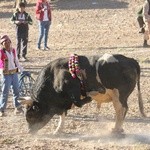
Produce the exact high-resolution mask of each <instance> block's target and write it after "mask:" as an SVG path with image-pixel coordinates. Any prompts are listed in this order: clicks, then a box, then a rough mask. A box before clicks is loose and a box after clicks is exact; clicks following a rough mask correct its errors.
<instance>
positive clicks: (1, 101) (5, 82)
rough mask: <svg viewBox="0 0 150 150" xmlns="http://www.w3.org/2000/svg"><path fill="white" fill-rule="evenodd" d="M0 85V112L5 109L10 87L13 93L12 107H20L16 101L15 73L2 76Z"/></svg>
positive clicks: (16, 80) (17, 90) (17, 82)
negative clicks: (0, 92) (0, 89)
mask: <svg viewBox="0 0 150 150" xmlns="http://www.w3.org/2000/svg"><path fill="white" fill-rule="evenodd" d="M1 84H2V94H1V98H0V111H4V110H5V109H6V106H7V100H8V94H9V90H10V87H12V91H13V105H14V107H18V106H20V103H19V102H18V100H17V99H18V97H19V81H18V74H17V73H15V74H11V75H3V76H2V82H1Z"/></svg>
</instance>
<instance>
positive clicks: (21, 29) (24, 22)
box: [11, 3, 32, 61]
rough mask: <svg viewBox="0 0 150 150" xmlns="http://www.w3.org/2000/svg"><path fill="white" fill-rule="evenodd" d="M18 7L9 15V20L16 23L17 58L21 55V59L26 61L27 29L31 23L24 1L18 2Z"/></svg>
mask: <svg viewBox="0 0 150 150" xmlns="http://www.w3.org/2000/svg"><path fill="white" fill-rule="evenodd" d="M18 7H19V8H18V9H17V11H16V12H15V13H14V14H13V16H12V17H11V21H12V22H13V23H14V24H15V25H16V36H17V54H18V58H19V59H20V58H21V57H22V58H21V60H22V61H26V60H27V58H26V55H27V44H28V31H29V24H30V25H31V24H32V19H31V17H30V15H29V14H28V13H27V12H26V11H25V3H19V6H18ZM21 45H22V47H21ZM20 55H22V56H20Z"/></svg>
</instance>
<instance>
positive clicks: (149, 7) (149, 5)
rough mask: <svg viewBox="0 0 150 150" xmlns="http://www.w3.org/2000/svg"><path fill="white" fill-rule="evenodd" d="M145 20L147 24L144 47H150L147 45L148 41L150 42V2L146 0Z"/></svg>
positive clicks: (144, 8)
mask: <svg viewBox="0 0 150 150" xmlns="http://www.w3.org/2000/svg"><path fill="white" fill-rule="evenodd" d="M143 20H144V22H145V32H144V43H143V47H150V45H148V44H147V41H148V40H149V34H150V0H145V3H144V6H143Z"/></svg>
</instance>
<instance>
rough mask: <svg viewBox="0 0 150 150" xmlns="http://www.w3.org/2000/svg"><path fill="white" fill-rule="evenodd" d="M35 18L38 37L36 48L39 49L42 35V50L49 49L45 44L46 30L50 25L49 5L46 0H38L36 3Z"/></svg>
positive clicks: (46, 38)
mask: <svg viewBox="0 0 150 150" xmlns="http://www.w3.org/2000/svg"><path fill="white" fill-rule="evenodd" d="M36 18H37V20H38V23H39V38H38V43H37V49H38V50H40V49H41V41H42V39H43V36H44V50H49V47H48V46H47V40H48V32H49V28H50V25H51V7H50V4H49V2H48V1H47V0H38V1H37V3H36Z"/></svg>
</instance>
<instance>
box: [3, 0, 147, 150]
mask: <svg viewBox="0 0 150 150" xmlns="http://www.w3.org/2000/svg"><path fill="white" fill-rule="evenodd" d="M30 1H31V2H30V4H29V5H28V7H27V8H26V10H27V11H28V12H29V13H30V15H31V16H32V18H33V21H34V23H33V25H32V26H30V34H29V45H28V56H27V57H28V59H29V62H21V64H22V66H24V68H25V70H29V71H31V72H32V75H33V77H36V75H37V73H38V72H39V71H40V69H41V68H42V67H43V66H44V65H46V64H47V63H48V62H49V61H51V60H54V59H55V58H58V57H65V56H69V55H70V54H72V53H77V54H78V55H98V54H104V53H110V54H115V53H118V54H124V55H126V56H129V57H133V58H135V59H137V60H138V61H139V63H140V66H141V70H142V73H141V91H142V96H143V101H144V108H145V113H146V114H147V116H148V117H147V118H141V117H140V113H139V109H138V101H137V89H136V88H135V90H134V92H133V93H132V94H131V95H130V97H129V100H128V105H129V111H128V113H127V116H126V119H125V123H124V130H125V137H123V138H117V137H114V136H112V135H111V129H112V128H113V127H114V123H115V120H114V118H115V113H114V108H113V107H112V104H111V103H109V104H103V105H102V108H101V111H100V113H99V114H98V115H97V111H96V103H95V102H94V101H93V102H91V103H90V104H88V105H85V106H84V107H83V108H80V109H79V108H75V109H73V110H70V111H68V116H67V117H66V122H65V128H64V133H63V134H61V135H57V136H54V135H53V131H54V130H55V128H56V127H57V123H58V119H59V118H58V116H55V117H54V118H53V119H52V120H51V122H49V123H48V124H47V125H46V126H45V127H44V128H43V129H41V130H40V131H39V132H38V134H37V135H34V136H33V135H30V134H28V133H27V124H26V121H25V117H24V116H23V115H22V116H21V115H20V116H14V115H13V106H12V97H11V94H10V98H9V102H8V109H7V112H6V114H7V116H5V117H3V118H0V149H1V150H12V149H15V150H20V149H22V150H24V149H25V150H64V149H65V150H70V149H72V150H110V149H111V150H120V149H122V150H150V49H149V48H143V47H142V44H143V35H142V34H139V33H138V30H139V28H138V24H137V21H136V18H137V11H138V10H139V8H140V6H141V5H142V3H143V2H144V0H143V1H141V0H55V1H52V2H51V5H52V18H53V20H52V25H51V29H50V33H49V40H48V41H49V42H48V43H49V47H50V48H51V49H50V50H49V51H37V50H36V42H37V37H38V24H37V21H36V19H35V13H34V8H35V2H34V0H30ZM12 6H13V1H11V0H6V1H3V0H0V35H2V34H8V35H9V36H10V37H11V39H12V42H13V46H14V47H15V46H16V39H15V27H14V25H13V24H11V23H10V17H11V16H12V13H13V12H14V9H13V8H12Z"/></svg>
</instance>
